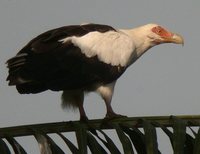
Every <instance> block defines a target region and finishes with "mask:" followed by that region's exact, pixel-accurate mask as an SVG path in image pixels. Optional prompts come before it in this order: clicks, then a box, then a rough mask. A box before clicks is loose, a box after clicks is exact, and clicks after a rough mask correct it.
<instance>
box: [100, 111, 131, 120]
mask: <svg viewBox="0 0 200 154" xmlns="http://www.w3.org/2000/svg"><path fill="white" fill-rule="evenodd" d="M126 117H127V116H125V115H121V114H117V113H114V112H109V113H107V114H106V117H105V118H104V119H109V120H112V119H118V118H126Z"/></svg>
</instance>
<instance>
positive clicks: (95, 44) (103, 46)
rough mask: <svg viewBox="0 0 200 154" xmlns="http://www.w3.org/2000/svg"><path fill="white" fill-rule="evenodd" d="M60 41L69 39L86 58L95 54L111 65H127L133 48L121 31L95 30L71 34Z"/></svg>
mask: <svg viewBox="0 0 200 154" xmlns="http://www.w3.org/2000/svg"><path fill="white" fill-rule="evenodd" d="M60 41H61V42H63V43H67V42H69V41H70V42H72V43H73V44H74V45H75V46H77V47H79V48H80V49H81V52H82V53H83V54H85V55H86V56H87V57H88V58H90V57H94V56H97V57H98V59H99V60H100V61H102V62H104V63H107V64H111V65H113V66H118V65H121V66H127V64H128V63H129V61H130V58H131V56H132V54H133V51H134V48H135V47H134V42H133V40H132V39H131V38H130V37H129V36H128V35H127V34H125V33H123V32H121V31H117V32H116V31H109V32H105V33H100V32H96V31H95V32H90V33H88V34H86V35H84V36H82V37H76V36H72V37H67V38H64V39H62V40H60Z"/></svg>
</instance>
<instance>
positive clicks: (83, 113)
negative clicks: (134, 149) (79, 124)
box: [78, 102, 88, 121]
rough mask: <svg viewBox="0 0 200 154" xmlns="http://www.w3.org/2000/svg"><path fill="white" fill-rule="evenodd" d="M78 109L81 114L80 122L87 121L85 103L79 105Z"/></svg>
mask: <svg viewBox="0 0 200 154" xmlns="http://www.w3.org/2000/svg"><path fill="white" fill-rule="evenodd" d="M78 109H79V113H80V121H87V120H88V117H87V116H86V113H85V110H84V107H83V102H82V103H79V104H78Z"/></svg>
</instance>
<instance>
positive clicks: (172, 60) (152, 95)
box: [0, 0, 200, 154]
mask: <svg viewBox="0 0 200 154" xmlns="http://www.w3.org/2000/svg"><path fill="white" fill-rule="evenodd" d="M199 6H200V1H195V0H193V1H188V0H168V1H166V0H151V1H149V0H140V1H133V0H124V1H122V0H110V1H108V0H90V1H89V0H59V1H55V0H34V1H30V0H1V1H0V46H1V52H0V74H1V75H0V85H1V86H0V127H7V126H14V125H24V124H33V123H46V122H55V121H56V122H58V121H69V120H78V118H79V114H78V113H74V112H71V111H67V112H64V111H63V110H62V109H61V106H60V102H61V101H60V94H61V93H60V92H51V91H46V92H43V93H41V94H37V95H20V94H18V93H17V91H16V90H15V88H14V87H8V85H7V82H6V81H5V80H6V76H7V68H6V66H5V62H6V60H7V59H9V58H11V57H12V56H14V55H15V54H16V53H17V52H18V51H19V50H20V49H21V48H22V47H23V46H24V45H25V44H26V43H28V41H30V40H31V39H32V38H33V37H35V36H37V35H38V34H40V33H42V32H44V31H47V30H49V29H52V28H56V27H60V26H64V25H70V24H80V23H85V22H92V23H102V24H109V25H112V26H114V27H116V28H132V27H136V26H140V25H143V24H147V23H158V24H160V25H163V26H164V27H166V28H168V29H170V30H171V31H173V32H176V33H179V34H181V35H182V36H183V37H184V38H185V46H184V47H182V46H180V45H174V44H164V45H160V46H157V47H154V48H152V49H150V50H149V51H148V52H147V53H146V54H144V55H143V56H142V57H141V58H140V59H139V60H138V61H137V62H136V63H135V64H133V65H132V66H131V67H130V68H129V69H128V70H127V71H126V73H125V74H124V75H123V76H122V77H121V78H120V79H119V80H118V83H117V85H116V89H115V94H114V97H113V101H112V106H113V108H114V109H115V111H116V112H118V113H120V114H124V115H128V116H150V115H172V114H173V115H179V114H199V109H200V95H199V92H200V82H199V79H200V68H199V66H200V60H199V59H200V49H199V37H200V31H199V28H200V21H199V14H200V9H199ZM85 108H86V112H87V114H88V117H89V118H90V119H95V118H103V116H104V115H105V105H104V103H103V101H102V99H101V98H100V97H99V96H98V95H96V94H93V93H92V94H89V97H87V98H86V99H85ZM28 140H31V139H28ZM21 142H23V144H24V146H25V147H27V148H28V149H29V151H28V153H32V154H34V153H36V152H35V151H34V150H35V147H36V146H33V147H31V148H29V146H30V143H29V142H26V141H25V139H22V140H21ZM162 146H163V145H162ZM162 146H161V148H163V147H164V146H165V145H164V146H163V147H162ZM33 149H34V150H33ZM163 153H166V154H167V153H169V151H168V149H166V151H164V152H163Z"/></svg>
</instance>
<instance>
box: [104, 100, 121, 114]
mask: <svg viewBox="0 0 200 154" xmlns="http://www.w3.org/2000/svg"><path fill="white" fill-rule="evenodd" d="M103 99H104V101H105V104H106V110H107V112H106V118H118V117H124V116H123V115H120V114H117V113H115V112H114V111H113V109H112V106H111V100H112V97H107V98H106V97H103Z"/></svg>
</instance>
